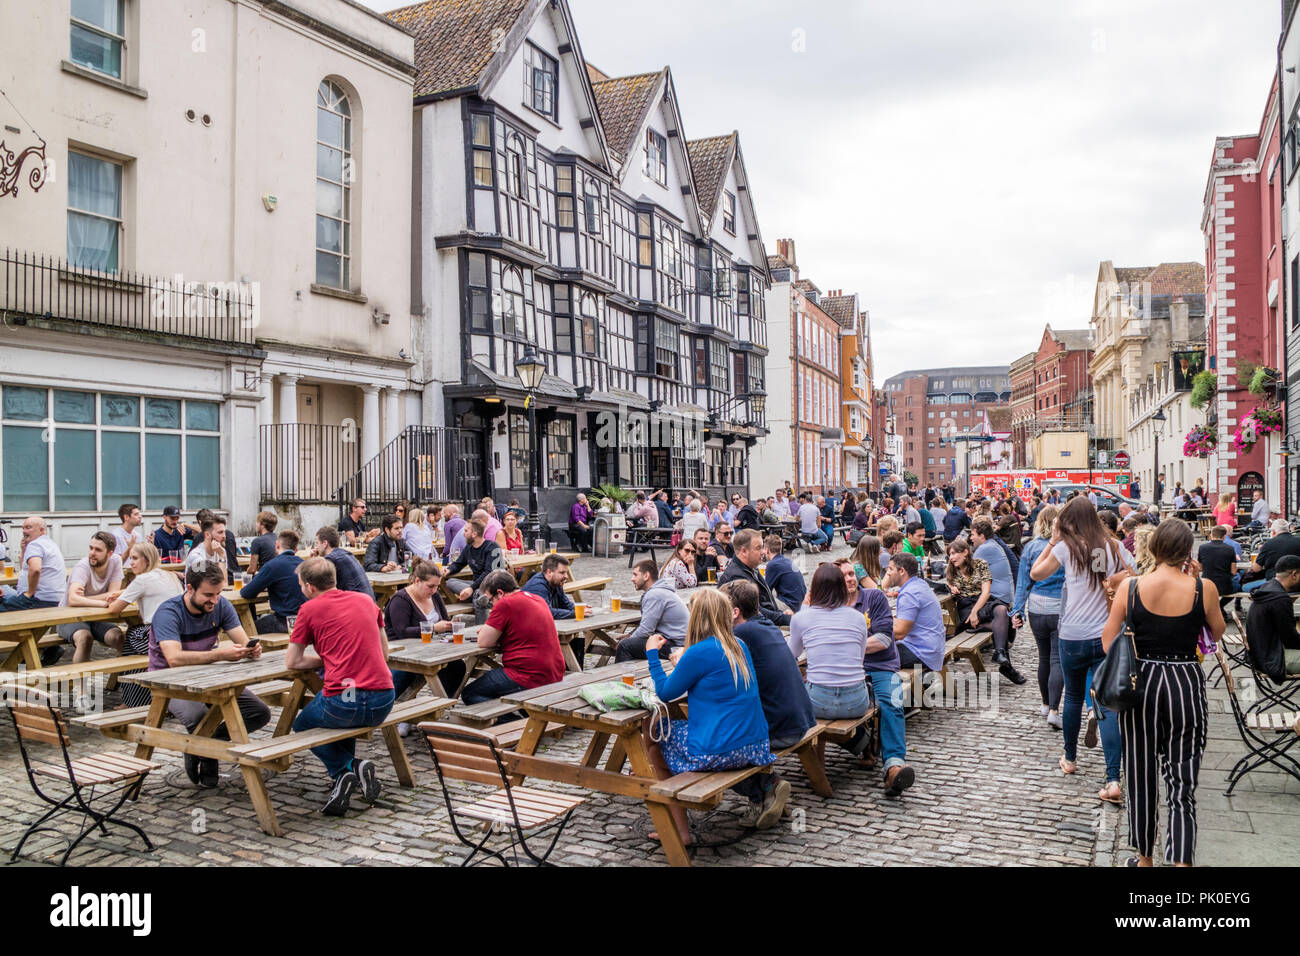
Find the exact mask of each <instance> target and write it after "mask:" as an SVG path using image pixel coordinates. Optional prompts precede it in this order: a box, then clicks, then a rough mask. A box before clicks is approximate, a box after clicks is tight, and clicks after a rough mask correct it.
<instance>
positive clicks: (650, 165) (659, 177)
mask: <svg viewBox="0 0 1300 956" xmlns="http://www.w3.org/2000/svg"><path fill="white" fill-rule="evenodd" d="M645 140H646V142H645V174H646V178H647V179H653V180H654V181H655V182H657V183H658V184H659V185H660V186H667V185H668V140H667V139H665V138H664V136H663V135H662V134H660V133H658V132H656V131H655V130H652V129H648V130H646V136H645Z"/></svg>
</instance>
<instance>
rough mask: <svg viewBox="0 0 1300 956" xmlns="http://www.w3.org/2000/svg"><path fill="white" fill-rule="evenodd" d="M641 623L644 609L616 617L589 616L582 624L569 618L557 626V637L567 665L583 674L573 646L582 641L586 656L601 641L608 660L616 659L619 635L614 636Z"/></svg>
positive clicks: (625, 611) (605, 614) (609, 614)
mask: <svg viewBox="0 0 1300 956" xmlns="http://www.w3.org/2000/svg"><path fill="white" fill-rule="evenodd" d="M640 623H641V610H640V608H634V609H632V608H624V609H623V610H621V611H619V612H617V613H615V612H613V611H605V612H601V613H597V614H590V613H589V614H587V615H586V616H585V617H583V619H582V620H581V621H579V620H576V619H574V618H569V619H566V620H563V621H556V622H555V630H556V633H557V634H559V636H560V648H561V649H562V650H563V651H564V664H565V666H566V667H567V668H568V670H569V671H573V672H576V671H581V670H582V668H581V667H579V666H578V658H577V655H575V654H574V653H573V646H572V643H573V641H575V640H581V641H582V650H583V653H584V654H585V653H586V652H587V651H588V650H590V649H591V645H592V644H593V643H594V642H596V641H600V642H601V643H602V644H603V645H605V647H606V648H607V649H608V650H609V653H608V654H607V655H606V658H607V659H608V658H609V657H612V656H613V655H614V651H615V650H616V649H617V648H618V641H619V637H620V635H619V634H614V633H612V632H613V631H614V630H615V629H616V628H624V629H625V628H627V626H628V625H631V624H640Z"/></svg>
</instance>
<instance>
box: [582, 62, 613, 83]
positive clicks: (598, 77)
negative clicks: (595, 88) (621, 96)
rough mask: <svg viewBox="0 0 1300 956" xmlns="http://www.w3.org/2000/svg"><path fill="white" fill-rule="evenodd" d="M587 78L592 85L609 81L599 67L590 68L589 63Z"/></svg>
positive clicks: (606, 74) (607, 76) (607, 75)
mask: <svg viewBox="0 0 1300 956" xmlns="http://www.w3.org/2000/svg"><path fill="white" fill-rule="evenodd" d="M587 78H588V79H589V80H591V82H593V83H603V82H604V81H605V80H608V79H609V74H608V73H606V72H605V71H604V70H602V69H600V68H599V67H596V66H592V65H591V64H590V63H588V64H587Z"/></svg>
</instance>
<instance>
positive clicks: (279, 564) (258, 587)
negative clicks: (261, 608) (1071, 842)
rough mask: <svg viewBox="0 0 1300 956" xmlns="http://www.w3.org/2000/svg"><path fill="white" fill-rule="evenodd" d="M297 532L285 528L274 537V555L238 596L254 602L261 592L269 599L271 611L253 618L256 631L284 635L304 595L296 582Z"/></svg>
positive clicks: (300, 605) (303, 599)
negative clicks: (255, 622) (255, 619)
mask: <svg viewBox="0 0 1300 956" xmlns="http://www.w3.org/2000/svg"><path fill="white" fill-rule="evenodd" d="M297 551H298V532H296V531H292V530H289V529H285V530H284V531H281V532H280V534H279V536H278V537H277V538H276V548H275V556H274V557H273V558H271V560H269V561H267V562H266V564H264V565H262V567H261V568H259V569H258V571H257V574H255V575H253V580H251V581H249V582H248V584H246V585H244V589H243V590H242V591H240V592H239V596H240V597H242V598H244V599H245V600H248V601H256V600H257V599H258V598H259V597H260V596H261V594H262V592H263V591H265V592H266V593H267V595H268V596H269V598H270V605H271V613H270V614H263V615H262V616H261V617H259V618H258V619H257V633H258V634H288V633H289V618H290V617H293V616H294V615H296V614H297V613H298V609H299V608H300V607H302V605H303V602H304V601H306V600H307V598H306V597H305V596H304V595H303V593H302V586H301V585H300V584H299V583H298V565H300V564H302V558H300V557H298V554H297Z"/></svg>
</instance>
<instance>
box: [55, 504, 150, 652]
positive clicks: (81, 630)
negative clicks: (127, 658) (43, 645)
mask: <svg viewBox="0 0 1300 956" xmlns="http://www.w3.org/2000/svg"><path fill="white" fill-rule="evenodd" d="M139 513H140V512H139V509H136V514H139ZM116 546H117V541H116V536H115V535H112V534H109V533H108V532H107V531H96V532H95V533H94V534H93V535H91V536H90V545H89V547H87V549H86V556H85V557H84V558H82V559H81V560H80V561H78V562H77V564H76V565H75V566H74V567H73V569H72V575H71V576H70V577H69V578H68V590H67V593H66V594H65V595H64V596H63V601H62V602H61V605H60V606H61V607H97V608H106V607H108V606H109V605H110V604H111V603H112V601H110V600H109V599H108V598H107V597H105V596H104V595H107V594H110V593H112V592H114V591H119V590H121V588H122V559H121V558H119V557H118V556H117V553H116V550H115V549H116ZM58 630H59V637H61V638H63V640H64V641H65V642H66V643H68V644H71V645H72V646H73V653H72V662H73V663H74V664H81V663H83V662H85V661H88V660H90V652H91V650H92V649H93V648H94V646H95V641H100V642H102V643H103V644H104V645H105V646H107V647H110V648H112V649H113V650H115V651H117V652H118V653H121V651H122V637H123V635H122V629H121V628H120V627H119V626H118V625H117V624H115V623H114V622H113V621H75V622H73V623H71V624H60V625H59V628H58ZM56 650H57V648H56Z"/></svg>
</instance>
